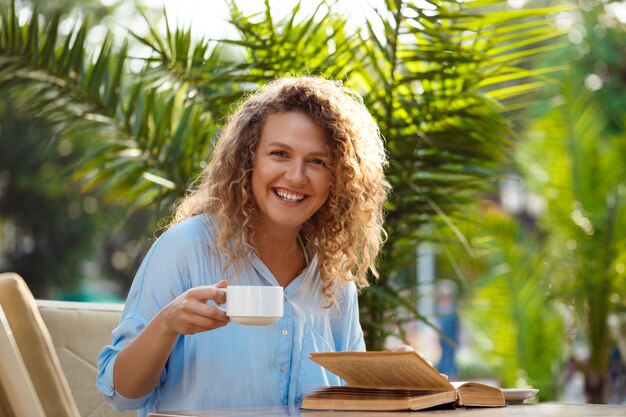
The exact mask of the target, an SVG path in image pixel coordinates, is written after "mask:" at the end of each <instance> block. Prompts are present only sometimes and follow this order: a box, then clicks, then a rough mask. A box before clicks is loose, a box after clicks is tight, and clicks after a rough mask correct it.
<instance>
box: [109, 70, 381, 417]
mask: <svg viewBox="0 0 626 417" xmlns="http://www.w3.org/2000/svg"><path fill="white" fill-rule="evenodd" d="M385 163H386V158H385V153H384V148H383V144H382V140H381V137H380V134H379V131H378V128H377V126H376V124H375V123H374V121H373V119H372V117H371V116H370V114H369V113H368V111H367V109H366V108H365V107H364V105H363V103H362V101H361V99H360V97H358V96H357V95H356V94H355V93H353V92H351V91H350V90H348V89H347V88H345V87H343V86H342V85H341V83H339V82H335V81H329V80H324V79H321V78H315V77H300V78H283V79H279V80H276V81H273V82H271V83H269V84H268V85H267V86H266V87H265V88H263V89H261V90H259V91H258V92H256V93H255V94H253V95H251V96H250V97H249V98H247V99H246V100H245V101H244V102H243V104H242V105H241V106H240V107H239V109H238V110H236V111H235V113H234V114H233V115H232V116H231V117H230V118H229V120H228V123H227V125H226V127H225V128H224V130H223V132H222V134H221V137H220V138H219V140H218V142H217V144H216V147H215V149H214V152H213V154H212V159H211V161H210V163H209V164H208V165H207V167H206V169H205V170H204V172H203V174H202V177H201V179H200V182H199V185H198V186H197V188H196V189H195V191H193V192H192V193H191V194H190V195H189V196H188V197H186V198H185V199H184V201H183V202H182V203H181V204H180V206H179V208H178V209H177V211H176V213H175V216H174V219H173V221H172V224H171V225H170V228H169V230H167V232H165V233H164V234H163V235H162V236H161V237H160V238H159V239H158V240H157V241H156V242H155V244H154V245H153V247H152V248H151V249H150V251H149V253H148V254H147V255H146V258H145V259H144V261H143V263H142V265H141V267H140V268H139V271H138V272H137V275H136V277H135V279H134V281H133V284H132V287H131V290H130V293H129V296H128V300H127V302H126V305H125V309H124V312H123V314H122V318H121V322H120V325H119V326H118V327H117V328H116V329H115V330H114V331H113V343H112V345H110V346H106V347H105V348H104V349H103V351H102V352H101V354H100V356H99V358H98V364H99V368H100V370H99V374H98V381H97V385H98V388H99V389H100V390H101V391H102V392H103V393H104V395H105V398H107V399H108V400H109V401H110V403H111V404H112V405H113V406H114V407H116V408H117V409H120V410H128V409H140V412H139V415H140V416H145V415H146V414H147V413H148V412H150V411H153V410H177V409H178V410H180V409H203V408H216V407H246V406H248V407H250V406H270V405H292V404H297V403H298V402H299V401H301V399H302V396H303V395H305V394H306V393H308V392H310V391H311V390H312V389H314V388H316V387H318V386H325V385H335V384H340V383H341V381H339V380H338V378H337V377H336V376H334V375H333V374H331V373H328V372H327V371H325V370H324V369H323V368H321V367H319V366H318V365H316V364H314V363H313V362H311V361H310V360H309V359H308V355H309V353H310V352H317V351H342V350H364V349H365V345H364V342H363V333H362V330H361V327H360V324H359V319H358V305H357V287H364V286H366V285H367V273H368V271H372V273H373V274H374V275H376V269H375V260H376V256H377V255H378V252H379V250H380V248H381V245H382V243H383V236H384V231H383V229H382V223H383V204H384V202H385V200H386V198H387V194H388V191H389V185H388V183H387V182H386V180H385V178H384V173H383V168H384V165H385ZM229 283H230V284H233V285H279V286H282V287H283V288H284V294H285V297H284V316H283V317H282V318H281V319H280V320H279V321H278V322H276V323H274V324H273V325H270V326H265V327H248V326H239V325H237V324H234V323H230V322H229V319H228V317H227V316H226V315H225V313H224V311H223V310H222V309H220V308H219V306H218V304H221V303H224V302H225V297H224V291H223V290H222V289H223V288H225V287H226V286H227V285H228V284H229Z"/></svg>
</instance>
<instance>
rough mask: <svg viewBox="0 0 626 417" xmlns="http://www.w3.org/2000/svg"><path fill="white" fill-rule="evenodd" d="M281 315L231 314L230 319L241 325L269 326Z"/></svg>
mask: <svg viewBox="0 0 626 417" xmlns="http://www.w3.org/2000/svg"><path fill="white" fill-rule="evenodd" d="M279 318H280V317H271V316H230V321H232V322H233V323H237V324H239V325H241V326H268V325H270V324H272V323H275V322H276V321H278V319H279Z"/></svg>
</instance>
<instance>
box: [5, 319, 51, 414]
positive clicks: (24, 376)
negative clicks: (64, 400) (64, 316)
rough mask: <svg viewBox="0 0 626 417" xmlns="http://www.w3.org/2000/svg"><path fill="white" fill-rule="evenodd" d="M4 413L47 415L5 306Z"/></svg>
mask: <svg viewBox="0 0 626 417" xmlns="http://www.w3.org/2000/svg"><path fill="white" fill-rule="evenodd" d="M0 416H6V417H18V416H28V417H45V415H44V412H43V407H42V406H41V402H40V401H39V397H37V393H36V392H35V387H34V386H33V383H32V381H31V379H30V376H29V375H28V371H27V370H26V365H25V364H24V361H23V360H22V355H21V354H20V352H19V350H18V348H17V343H16V342H15V339H14V338H13V333H12V332H11V328H10V326H9V323H8V322H6V318H5V316H4V311H3V310H2V309H1V308H0Z"/></svg>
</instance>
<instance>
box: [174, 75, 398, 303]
mask: <svg viewBox="0 0 626 417" xmlns="http://www.w3.org/2000/svg"><path fill="white" fill-rule="evenodd" d="M286 112H299V113H302V114H304V115H306V116H308V117H310V118H311V119H312V120H313V121H315V122H316V123H317V124H318V125H319V126H320V127H321V128H322V129H323V131H324V133H325V136H326V139H327V141H328V148H329V152H330V158H329V159H330V162H331V165H330V167H329V169H330V170H331V176H332V180H331V187H330V193H329V196H328V199H327V201H326V202H325V203H324V205H323V206H322V207H321V208H320V209H319V210H318V211H317V212H316V213H315V214H314V215H313V216H312V217H311V218H310V219H309V220H308V221H307V222H306V223H305V224H304V225H303V227H302V230H301V232H300V235H301V237H302V239H303V240H304V242H305V244H306V245H307V247H308V248H309V250H312V251H313V252H314V253H315V254H316V255H317V257H318V262H319V269H320V275H321V279H322V281H323V293H324V296H325V297H326V300H327V301H328V302H329V305H332V304H333V303H334V301H335V298H334V284H335V283H337V281H338V280H344V281H348V280H353V281H355V283H356V284H357V286H358V287H359V288H362V287H366V286H367V285H368V271H371V272H372V274H373V275H374V276H375V277H378V272H377V270H376V258H377V256H378V254H379V252H380V249H381V247H382V245H383V243H384V240H385V238H386V234H385V231H384V229H383V220H384V216H383V205H384V203H385V201H386V199H387V195H388V193H389V191H390V188H391V187H390V185H389V183H388V182H387V181H386V179H385V175H384V167H385V165H386V164H387V158H386V154H385V150H384V146H383V141H382V138H381V136H380V132H379V129H378V126H377V125H376V123H375V122H374V120H373V118H372V116H371V115H370V113H369V112H368V111H367V109H366V107H365V106H364V105H363V101H362V99H361V97H360V96H359V95H358V94H356V93H355V92H353V91H351V90H350V89H348V88H346V87H345V86H343V84H342V83H341V82H340V81H332V80H326V79H323V78H318V77H311V76H306V77H285V78H280V79H277V80H274V81H272V82H270V83H268V84H267V85H266V86H265V88H262V89H259V90H257V91H256V92H255V93H254V94H252V95H250V96H249V97H247V98H246V99H245V100H244V101H243V102H242V104H241V105H240V107H239V108H238V109H237V110H236V111H235V112H234V113H233V114H232V115H231V116H230V117H229V118H228V121H227V124H226V126H225V127H224V129H223V131H222V133H221V135H220V137H219V139H218V141H217V143H216V145H215V149H214V151H213V154H212V158H211V161H210V162H209V164H208V165H207V167H206V168H205V169H204V171H203V172H202V174H201V176H200V178H199V181H198V185H197V187H196V188H195V190H193V191H192V192H191V193H190V194H189V195H188V196H187V197H186V198H185V199H184V200H183V201H182V202H181V204H180V205H179V207H178V209H177V210H176V212H175V214H174V217H173V220H172V222H171V224H170V226H171V225H174V224H176V223H179V222H181V221H183V220H185V219H187V218H189V217H192V216H194V215H197V214H201V213H210V214H212V215H213V216H214V217H215V219H216V221H217V224H218V227H219V230H220V235H219V237H218V239H217V246H218V248H219V250H221V251H223V252H225V253H226V254H227V255H228V257H229V259H230V261H229V264H231V263H232V262H234V261H235V260H237V259H240V258H243V257H245V256H247V254H248V252H249V251H250V250H254V242H255V235H254V230H255V227H254V226H255V222H256V219H257V218H258V208H257V205H256V203H255V200H254V197H253V195H252V187H251V182H252V169H253V163H254V153H255V150H256V148H257V144H258V143H259V139H260V137H261V132H262V130H263V127H264V125H265V122H266V120H267V118H268V117H269V116H270V115H273V114H276V113H286Z"/></svg>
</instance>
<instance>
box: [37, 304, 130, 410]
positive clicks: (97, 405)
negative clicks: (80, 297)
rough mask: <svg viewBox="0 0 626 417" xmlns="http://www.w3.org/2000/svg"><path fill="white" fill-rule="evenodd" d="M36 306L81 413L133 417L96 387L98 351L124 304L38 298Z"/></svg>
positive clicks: (115, 324)
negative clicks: (122, 411)
mask: <svg viewBox="0 0 626 417" xmlns="http://www.w3.org/2000/svg"><path fill="white" fill-rule="evenodd" d="M37 305H38V306H39V311H40V313H41V316H42V317H43V320H44V322H45V323H46V326H47V327H48V329H49V330H50V334H51V336H52V342H53V343H54V347H55V349H56V351H57V354H58V356H59V360H60V363H61V367H62V368H63V372H65V375H66V376H67V379H68V381H69V385H70V389H71V391H72V394H73V396H74V398H75V400H76V403H77V405H78V409H79V411H80V415H81V416H82V417H108V416H136V415H137V413H136V412H127V413H118V412H116V411H115V410H114V409H113V408H112V407H111V406H110V405H109V404H107V403H106V402H105V401H104V400H103V398H102V393H100V392H99V391H98V390H97V389H96V374H97V372H98V367H97V358H98V354H99V353H100V351H101V350H102V348H103V347H104V346H105V345H107V344H110V343H111V331H112V330H113V329H114V328H115V327H116V326H117V325H118V323H119V319H120V315H121V313H122V307H123V305H122V304H101V303H77V302H66V301H47V300H37Z"/></svg>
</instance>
